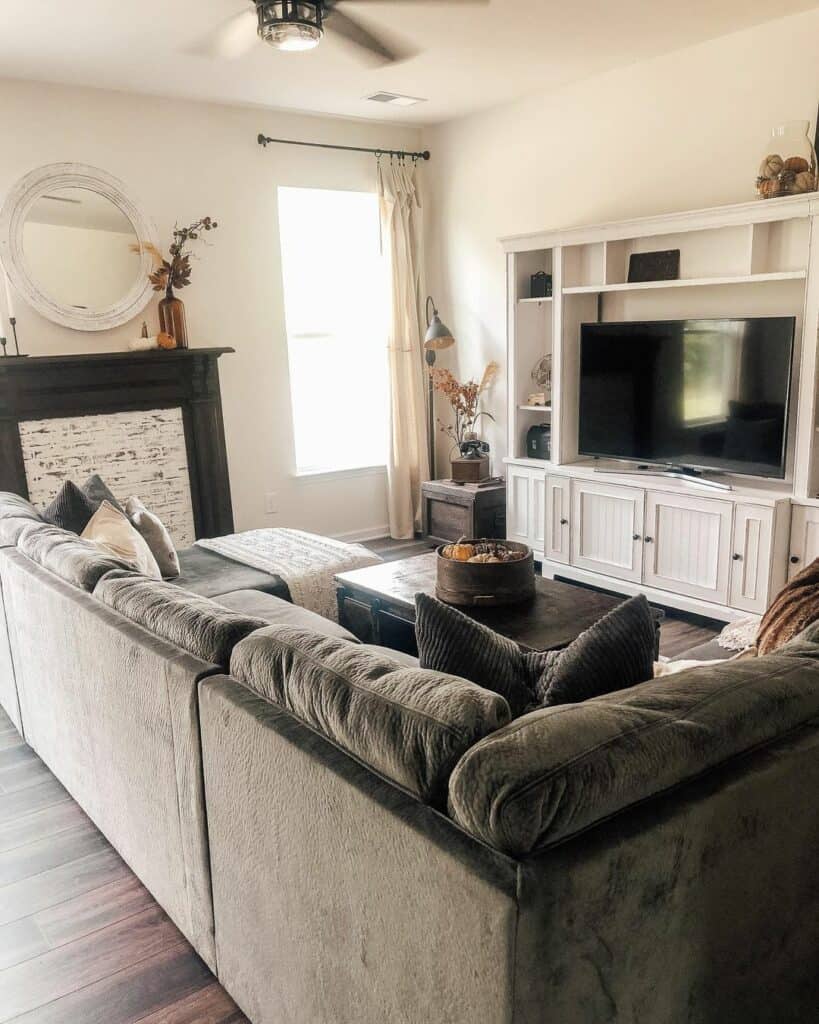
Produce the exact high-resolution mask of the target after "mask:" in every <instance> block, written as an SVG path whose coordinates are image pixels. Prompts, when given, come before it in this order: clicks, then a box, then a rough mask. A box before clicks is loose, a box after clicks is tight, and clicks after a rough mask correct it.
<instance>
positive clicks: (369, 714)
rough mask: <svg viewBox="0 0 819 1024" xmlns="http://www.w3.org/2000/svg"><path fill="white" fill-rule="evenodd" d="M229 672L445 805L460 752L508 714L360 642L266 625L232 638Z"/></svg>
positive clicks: (497, 700) (495, 702)
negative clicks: (234, 644)
mask: <svg viewBox="0 0 819 1024" xmlns="http://www.w3.org/2000/svg"><path fill="white" fill-rule="evenodd" d="M230 669H231V674H232V675H233V676H235V677H236V678H237V679H239V680H240V681H241V682H243V683H245V684H246V685H247V686H248V687H250V688H251V689H252V690H255V691H256V692H257V693H259V694H261V695H262V696H263V697H265V698H267V699H268V700H270V701H272V702H273V703H274V704H277V705H279V706H280V707H283V708H286V709H287V710H288V711H290V712H291V713H292V714H293V715H294V716H295V717H296V718H298V719H300V720H301V721H302V722H305V723H306V724H307V725H309V726H311V728H313V729H315V730H316V731H317V732H319V733H321V734H322V735H323V736H326V737H327V738H328V739H330V740H332V741H333V742H334V743H336V744H337V745H338V746H339V747H341V748H342V749H343V750H345V751H347V752H348V753H350V754H352V755H353V756H354V757H356V758H358V759H359V760H360V761H362V762H364V763H365V764H367V765H369V766H370V767H372V768H374V769H375V770H376V771H377V772H379V773H380V774H381V775H383V776H385V777H386V778H388V779H391V780H392V781H393V782H396V783H398V785H400V786H403V787H404V788H405V789H406V790H408V791H409V792H411V793H413V794H414V795H415V796H418V797H420V798H421V799H422V800H425V801H428V802H432V803H438V804H443V802H444V800H445V796H446V784H447V780H448V778H449V775H450V772H451V771H452V769H453V767H454V766H455V764H456V763H457V762H458V760H459V758H460V757H461V756H462V755H463V754H464V752H465V751H466V750H468V749H469V747H470V746H472V744H473V743H475V742H476V741H477V740H479V739H480V738H481V737H482V736H486V735H487V734H488V733H491V732H494V730H495V729H497V728H498V727H499V726H501V725H503V724H505V723H506V722H508V721H509V720H510V717H511V715H510V711H509V705H508V704H507V703H506V701H505V700H504V699H503V698H502V697H500V696H498V695H497V694H494V693H490V692H489V691H488V690H484V689H481V687H479V686H475V685H474V684H473V683H470V682H467V680H465V679H458V678H456V677H454V676H447V675H444V674H443V673H440V672H427V671H424V670H423V669H413V668H403V667H401V666H400V665H398V664H397V663H396V662H395V661H393V660H392V659H391V658H386V657H384V656H382V655H380V654H375V653H373V652H371V651H368V650H367V649H366V648H365V647H363V646H361V645H358V644H351V643H349V642H348V641H346V640H340V639H337V638H329V637H319V636H317V635H316V634H315V633H311V632H307V631H306V630H302V629H294V628H293V627H290V626H268V627H267V628H266V629H262V630H259V632H258V633H254V634H253V636H250V637H248V638H247V640H244V641H242V643H240V644H238V645H237V647H236V649H235V650H234V652H233V657H232V658H231V662H230Z"/></svg>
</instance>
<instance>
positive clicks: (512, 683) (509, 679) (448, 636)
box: [415, 593, 547, 718]
mask: <svg viewBox="0 0 819 1024" xmlns="http://www.w3.org/2000/svg"><path fill="white" fill-rule="evenodd" d="M415 636H416V639H417V641H418V660H419V661H420V663H421V667H422V668H428V669H431V670H432V671H434V672H447V673H450V674H451V675H455V676H461V677H462V678H464V679H469V680H471V681H472V682H473V683H476V684H477V685H478V686H483V687H485V688H486V689H487V690H492V691H493V692H494V693H498V694H500V695H501V696H502V697H503V698H504V700H505V701H506V702H507V703H508V705H509V708H510V710H511V712H512V716H513V717H515V718H517V716H518V715H522V714H523V712H524V711H525V710H526V709H527V708H528V707H529V706H531V705H532V704H533V703H534V700H535V683H536V681H537V679H538V677H539V676H540V674H541V672H542V671H543V668H544V666H545V664H546V659H547V655H546V654H531V653H529V654H524V652H523V651H522V650H521V649H520V647H519V646H518V645H517V644H516V643H515V642H514V640H509V639H508V638H507V637H505V636H501V634H500V633H496V632H495V631H494V629H490V628H489V626H484V625H483V624H482V623H480V622H476V621H475V620H474V619H471V618H470V617H469V616H468V615H465V614H464V613H463V612H460V611H458V609H457V608H451V607H450V606H449V605H447V604H444V603H443V601H438V600H437V599H436V598H434V597H430V595H428V594H423V593H420V594H416V595H415Z"/></svg>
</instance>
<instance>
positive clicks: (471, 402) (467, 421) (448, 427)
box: [429, 362, 500, 445]
mask: <svg viewBox="0 0 819 1024" xmlns="http://www.w3.org/2000/svg"><path fill="white" fill-rule="evenodd" d="M499 370H500V366H499V365H498V364H497V363H496V362H491V363H489V365H488V366H487V367H486V369H485V370H484V372H483V377H481V380H480V382H478V381H476V380H468V381H465V382H464V383H461V382H460V381H459V380H458V379H457V377H455V376H454V375H453V374H452V373H451V372H450V371H449V370H445V369H442V368H440V367H432V368H431V369H430V370H429V374H430V376H431V377H432V386H433V387H434V388H435V390H436V391H437V392H438V394H439V395H443V396H444V398H446V400H447V401H448V402H449V404H450V405H451V406H452V411H453V412H454V414H455V423H454V425H453V424H443V423H442V422H441V421H440V420H438V426H439V427H440V429H441V430H442V431H443V432H444V433H445V434H446V435H447V437H450V438H452V440H453V441H454V442H455V444H458V445H460V444H462V443H463V442H464V440H466V435H467V434H470V433H472V432H473V431H474V430H475V424H476V423H477V422H478V420H479V419H480V418H481V416H488V417H489V419H490V420H494V418H495V417H494V416H493V415H492V414H491V413H488V412H481V411H479V409H478V406H479V403H480V397H481V395H482V394H483V393H484V392H485V391H487V390H488V389H489V388H490V387H491V386H492V384H493V382H494V380H495V378H496V377H497V375H498V371H499Z"/></svg>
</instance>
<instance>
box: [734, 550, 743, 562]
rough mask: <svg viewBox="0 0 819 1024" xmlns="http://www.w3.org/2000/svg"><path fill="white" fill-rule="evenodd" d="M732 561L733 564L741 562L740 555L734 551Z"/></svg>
mask: <svg viewBox="0 0 819 1024" xmlns="http://www.w3.org/2000/svg"><path fill="white" fill-rule="evenodd" d="M733 559H734V561H735V562H741V561H742V555H740V554H739V553H738V552H736V551H735V552H734V555H733Z"/></svg>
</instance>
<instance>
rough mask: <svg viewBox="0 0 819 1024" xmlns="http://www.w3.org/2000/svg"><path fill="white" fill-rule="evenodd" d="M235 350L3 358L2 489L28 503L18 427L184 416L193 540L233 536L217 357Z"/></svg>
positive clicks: (0, 397)
mask: <svg viewBox="0 0 819 1024" xmlns="http://www.w3.org/2000/svg"><path fill="white" fill-rule="evenodd" d="M233 351H234V349H232V348H194V349H175V350H172V351H150V352H104V353H94V354H90V355H63V356H29V357H16V356H9V357H6V358H0V490H6V491H14V492H15V493H17V494H22V495H23V496H25V497H28V485H27V483H26V473H25V466H24V463H23V449H22V444H21V441H20V429H19V424H20V423H21V422H24V421H26V420H41V419H56V418H59V417H71V416H91V415H95V414H100V413H115V412H134V411H141V410H145V411H147V410H150V409H171V408H179V409H181V410H182V422H183V424H184V429H185V448H186V451H187V457H188V473H189V477H190V491H191V504H192V506H193V520H194V527H195V531H196V536H197V537H215V536H219V535H222V534H226V533H232V532H233V512H232V508H231V501H230V478H229V475H228V464H227V452H226V449H225V432H224V424H223V420H222V397H221V392H220V389H219V368H218V359H219V356H221V355H224V354H225V353H229V352H233Z"/></svg>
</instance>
